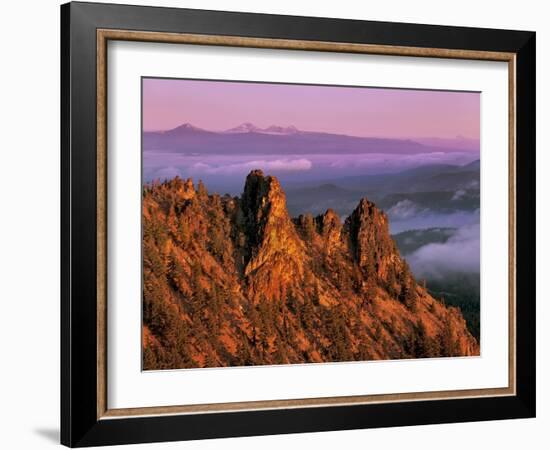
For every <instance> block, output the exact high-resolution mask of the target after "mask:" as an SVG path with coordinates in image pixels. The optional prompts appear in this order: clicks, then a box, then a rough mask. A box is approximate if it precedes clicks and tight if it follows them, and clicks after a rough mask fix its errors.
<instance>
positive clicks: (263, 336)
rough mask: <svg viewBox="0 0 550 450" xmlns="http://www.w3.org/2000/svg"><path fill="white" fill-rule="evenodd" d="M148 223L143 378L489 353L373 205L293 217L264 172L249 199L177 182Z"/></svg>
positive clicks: (160, 188) (151, 188)
mask: <svg viewBox="0 0 550 450" xmlns="http://www.w3.org/2000/svg"><path fill="white" fill-rule="evenodd" d="M143 224H144V225H143V230H144V232H143V254H144V263H143V273H144V290H143V295H144V297H143V349H144V353H143V355H144V362H143V364H144V368H145V369H146V370H147V369H163V368H172V369H173V368H186V367H219V366H238V365H261V364H291V363H304V362H328V361H356V360H378V359H403V358H418V357H440V356H459V355H460V356H468V355H478V354H479V344H478V343H477V341H476V340H475V339H474V338H473V337H472V336H471V334H470V333H469V332H468V330H467V328H466V325H465V322H464V318H463V317H462V315H461V313H460V311H459V310H458V309H456V308H452V307H447V306H445V305H444V304H443V303H442V302H440V301H438V300H436V299H434V298H433V297H431V296H430V295H429V293H428V292H427V290H426V289H425V288H424V287H423V286H421V285H420V284H419V283H417V281H416V280H415V279H414V277H413V276H412V274H411V273H410V270H409V268H408V265H407V263H406V261H405V260H404V259H403V258H402V257H401V256H400V254H399V252H398V250H397V247H396V245H395V242H394V241H393V239H392V238H391V236H390V234H389V228H388V225H389V224H388V218H387V216H386V215H385V213H384V212H382V211H380V210H379V209H378V208H377V207H376V205H375V204H374V203H372V202H371V201H369V200H368V199H366V198H364V199H362V200H361V201H360V202H359V204H358V205H357V207H356V208H355V210H354V211H353V213H352V214H351V215H350V216H348V217H347V219H346V220H345V221H344V223H342V222H341V220H340V218H339V217H338V215H337V214H336V213H335V212H334V211H333V210H330V209H329V210H327V211H326V212H325V213H324V214H320V215H318V216H316V217H313V216H312V215H309V214H304V215H300V216H299V217H296V218H291V217H290V215H289V213H288V210H287V207H286V196H285V193H284V191H283V189H282V187H281V185H280V183H279V181H278V180H277V178H276V177H273V176H265V175H264V174H263V172H262V171H260V170H253V171H252V172H250V173H249V175H248V176H247V178H246V182H245V186H244V190H243V194H242V196H241V197H230V196H224V197H220V196H219V195H218V194H209V193H208V191H207V189H206V186H204V184H202V183H201V182H199V184H198V186H197V188H196V189H195V187H194V184H193V181H192V180H190V179H188V180H185V181H184V180H181V179H179V178H178V177H176V178H174V179H172V180H169V181H165V182H163V183H153V184H151V185H147V186H145V187H144V193H143Z"/></svg>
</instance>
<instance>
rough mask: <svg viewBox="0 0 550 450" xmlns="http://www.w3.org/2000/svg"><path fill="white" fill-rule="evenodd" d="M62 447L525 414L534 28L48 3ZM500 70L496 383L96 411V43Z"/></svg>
mask: <svg viewBox="0 0 550 450" xmlns="http://www.w3.org/2000/svg"><path fill="white" fill-rule="evenodd" d="M61 27H62V28H61V55H62V66H61V76H62V78H61V87H62V89H61V116H62V117H61V118H62V128H61V142H62V154H61V174H62V180H61V191H62V192H61V205H62V220H61V224H62V229H61V261H62V267H61V269H62V270H61V273H62V279H61V292H62V298H61V305H62V310H61V392H62V396H61V431H62V432H61V441H62V443H63V444H64V445H67V446H71V447H73V446H75V447H77V446H78V447H80V446H91V445H110V444H125V443H139V442H156V441H173V440H186V439H205V438H214V437H230V436H250V435H265V434H278V433H297V432H314V431H329V430H345V429H354V428H370V427H387V426H401V425H418V424H429V423H446V422H464V421H480V420H493V419H510V418H526V417H534V415H535V351H534V349H535V302H534V298H535V270H534V267H535V233H534V231H535V176H534V174H535V33H532V32H525V31H506V30H491V29H476V28H459V27H445V26H433V25H416V24H400V23H383V22H367V21H352V20H341V19H321V18H308V17H291V16H275V15H259V14H248V13H230V12H216V11H200V10H188V9H169V8H152V7H136V6H125V5H109V4H93V3H78V2H77V3H69V4H66V5H63V6H62V7H61ZM110 40H122V41H141V42H157V43H172V44H177V43H185V44H200V45H214V46H232V47H252V48H269V49H288V50H295V51H303V50H310V51H311V50H313V51H321V52H341V53H364V54H382V55H395V56H418V57H427V58H429V57H438V58H452V59H455V58H456V59H481V60H490V61H504V62H507V63H508V68H509V112H508V117H509V149H508V158H509V181H510V190H509V256H510V267H509V275H510V283H509V299H508V301H509V311H510V319H509V384H508V387H507V388H494V389H477V390H476V389H474V390H468V391H466V390H465V391H439V392H423V393H421V394H419V393H411V394H384V395H369V396H354V397H324V398H315V399H289V400H278V401H275V400H272V401H261V402H237V403H215V404H208V405H201V406H189V405H187V406H186V405H173V406H168V407H167V406H164V407H155V405H151V407H147V408H133V409H132V408H130V409H110V408H109V407H108V405H107V362H106V342H107V339H108V336H107V313H108V311H107V306H106V305H107V303H106V292H107V290H106V274H107V252H106V245H107V229H106V228H107V225H106V205H107V201H108V199H107V191H106V180H107V170H108V167H107V163H106V155H107V115H106V110H107V108H106V99H107V42H108V41H110Z"/></svg>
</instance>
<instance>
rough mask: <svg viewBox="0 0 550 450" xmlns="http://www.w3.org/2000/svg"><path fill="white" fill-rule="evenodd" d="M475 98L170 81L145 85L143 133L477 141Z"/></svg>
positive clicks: (415, 92)
mask: <svg viewBox="0 0 550 450" xmlns="http://www.w3.org/2000/svg"><path fill="white" fill-rule="evenodd" d="M479 100H480V95H479V93H470V92H447V91H421V90H404V89H379V88H355V87H354V88H344V87H331V86H303V85H290V84H265V83H237V82H227V81H222V82H219V81H195V80H170V79H150V78H147V79H144V80H143V128H144V130H145V131H153V130H167V129H171V128H175V127H176V126H178V125H180V124H182V123H185V122H189V123H192V124H193V125H195V126H198V127H201V128H205V129H209V130H226V129H228V128H232V127H235V126H237V125H239V124H241V123H243V122H252V123H254V124H255V125H257V126H259V127H262V128H263V127H267V126H270V125H283V126H287V125H294V126H296V127H297V128H299V129H301V130H306V131H325V132H333V133H342V134H349V135H355V136H376V137H387V138H390V137H395V138H420V137H437V138H455V137H457V136H463V137H467V138H473V139H479V126H480V116H479V114H480V101H479Z"/></svg>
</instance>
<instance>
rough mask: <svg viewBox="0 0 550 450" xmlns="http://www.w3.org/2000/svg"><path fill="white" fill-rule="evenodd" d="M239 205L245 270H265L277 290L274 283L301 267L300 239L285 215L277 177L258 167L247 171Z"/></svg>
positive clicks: (301, 245)
mask: <svg viewBox="0 0 550 450" xmlns="http://www.w3.org/2000/svg"><path fill="white" fill-rule="evenodd" d="M241 206H242V210H243V213H244V217H245V223H246V227H247V234H248V242H249V245H250V247H251V248H250V252H249V254H250V258H249V261H248V264H247V266H246V269H245V274H247V275H248V274H251V273H252V272H256V271H258V270H260V269H261V270H262V271H266V276H267V277H268V278H269V284H271V285H272V286H271V288H272V292H278V291H277V289H279V288H280V286H276V285H278V284H280V283H281V280H282V279H285V278H287V277H288V273H291V272H292V271H294V272H295V273H296V272H297V273H302V271H303V268H302V264H301V262H300V254H301V252H302V250H303V243H302V241H301V240H300V239H299V238H298V235H297V233H296V230H295V228H294V225H293V223H292V221H291V220H290V216H289V215H288V211H287V208H286V196H285V193H284V192H283V190H282V188H281V185H280V183H279V180H277V178H275V177H272V176H264V174H263V172H262V171H261V170H253V171H252V172H250V173H249V174H248V176H247V177H246V183H245V187H244V192H243V196H242V199H241ZM288 271H290V272H288ZM285 272H288V273H285ZM256 278H258V277H256Z"/></svg>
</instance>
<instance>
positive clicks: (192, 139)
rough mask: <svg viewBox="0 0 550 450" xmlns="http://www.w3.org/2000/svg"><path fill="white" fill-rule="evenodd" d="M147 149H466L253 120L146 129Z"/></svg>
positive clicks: (261, 151)
mask: <svg viewBox="0 0 550 450" xmlns="http://www.w3.org/2000/svg"><path fill="white" fill-rule="evenodd" d="M143 148H144V149H145V150H158V149H160V150H163V151H167V152H176V153H188V152H190V153H202V154H222V155H223V154H237V153H238V154H241V155H246V154H270V155H274V154H279V155H289V154H303V155H305V154H335V153H338V154H364V153H380V154H383V153H392V154H418V153H433V152H444V153H447V152H453V151H464V150H463V149H462V148H460V147H457V148H452V147H450V146H442V145H441V146H438V145H430V144H429V143H420V142H417V141H413V140H410V139H395V138H379V137H362V136H349V135H346V134H337V133H331V132H326V131H303V130H299V129H298V128H296V127H295V126H292V125H289V126H286V127H285V126H280V125H271V126H269V127H266V128H260V127H258V126H256V125H254V124H252V123H250V122H245V123H242V124H241V125H239V126H237V127H234V128H230V129H228V130H225V131H212V130H205V129H203V128H199V127H196V126H194V125H192V124H190V123H184V124H182V125H180V126H178V127H176V128H173V129H171V130H166V131H145V132H144V133H143Z"/></svg>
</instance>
